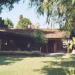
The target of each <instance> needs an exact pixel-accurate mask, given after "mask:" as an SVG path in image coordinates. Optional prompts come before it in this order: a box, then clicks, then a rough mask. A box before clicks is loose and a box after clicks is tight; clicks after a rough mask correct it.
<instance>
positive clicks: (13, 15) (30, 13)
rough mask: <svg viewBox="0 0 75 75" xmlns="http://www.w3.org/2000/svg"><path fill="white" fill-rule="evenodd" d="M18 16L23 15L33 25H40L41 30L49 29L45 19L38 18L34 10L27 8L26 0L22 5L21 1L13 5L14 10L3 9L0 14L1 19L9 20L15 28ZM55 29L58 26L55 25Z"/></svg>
mask: <svg viewBox="0 0 75 75" xmlns="http://www.w3.org/2000/svg"><path fill="white" fill-rule="evenodd" d="M20 15H23V16H24V17H26V18H28V19H30V20H31V22H32V23H33V24H40V27H41V28H48V27H50V26H48V25H47V24H46V22H45V20H46V18H45V17H43V16H39V17H38V15H37V12H36V10H35V9H34V8H29V6H28V0H26V2H24V3H23V0H21V1H20V2H19V3H18V4H14V8H13V9H12V10H11V11H9V10H8V9H6V8H5V9H3V11H2V13H1V14H0V17H2V18H3V19H6V18H9V19H11V21H12V22H13V23H14V25H15V26H16V24H17V22H18V21H19V16H20ZM52 23H54V21H52ZM53 25H54V24H53ZM55 28H58V24H56V25H55Z"/></svg>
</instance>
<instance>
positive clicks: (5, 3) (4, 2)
mask: <svg viewBox="0 0 75 75" xmlns="http://www.w3.org/2000/svg"><path fill="white" fill-rule="evenodd" d="M19 1H20V0H0V12H2V9H3V8H4V7H6V8H9V10H11V9H12V8H13V7H14V6H13V4H14V3H18V2H19Z"/></svg>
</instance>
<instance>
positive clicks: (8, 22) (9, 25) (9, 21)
mask: <svg viewBox="0 0 75 75" xmlns="http://www.w3.org/2000/svg"><path fill="white" fill-rule="evenodd" d="M4 24H5V25H7V26H8V28H13V26H14V24H13V23H12V21H11V20H10V19H8V18H7V19H6V20H4Z"/></svg>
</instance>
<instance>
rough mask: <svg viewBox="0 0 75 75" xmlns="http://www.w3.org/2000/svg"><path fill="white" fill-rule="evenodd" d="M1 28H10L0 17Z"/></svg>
mask: <svg viewBox="0 0 75 75" xmlns="http://www.w3.org/2000/svg"><path fill="white" fill-rule="evenodd" d="M0 28H8V27H7V26H6V25H5V24H4V20H3V19H2V17H0Z"/></svg>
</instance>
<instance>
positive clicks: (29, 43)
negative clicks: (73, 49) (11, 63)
mask: <svg viewBox="0 0 75 75" xmlns="http://www.w3.org/2000/svg"><path fill="white" fill-rule="evenodd" d="M38 31H40V32H42V33H43V35H44V37H43V38H45V39H46V41H47V42H46V43H43V44H40V43H39V42H37V41H36V38H35V37H36V36H37V35H38V34H36V33H37V32H38ZM39 37H40V36H38V38H39ZM65 37H66V33H65V32H64V31H60V30H51V29H0V50H29V51H31V50H39V51H41V52H43V53H53V52H60V51H63V43H62V39H64V38H65Z"/></svg>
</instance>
